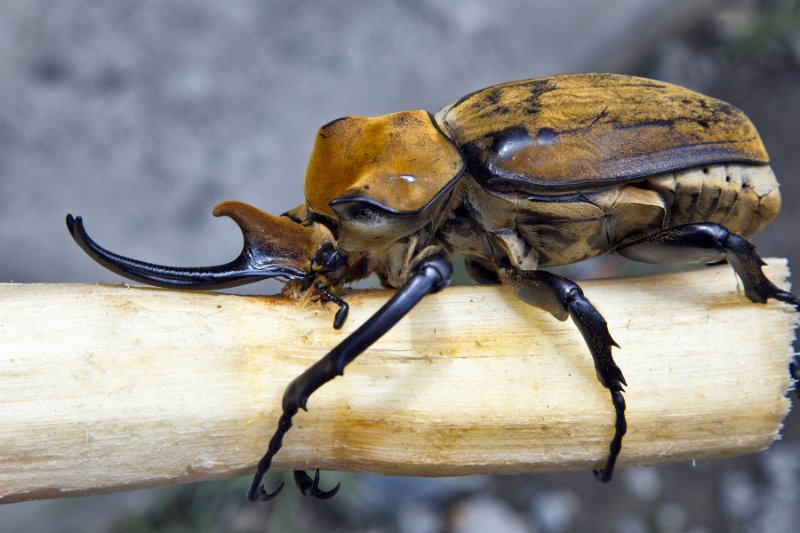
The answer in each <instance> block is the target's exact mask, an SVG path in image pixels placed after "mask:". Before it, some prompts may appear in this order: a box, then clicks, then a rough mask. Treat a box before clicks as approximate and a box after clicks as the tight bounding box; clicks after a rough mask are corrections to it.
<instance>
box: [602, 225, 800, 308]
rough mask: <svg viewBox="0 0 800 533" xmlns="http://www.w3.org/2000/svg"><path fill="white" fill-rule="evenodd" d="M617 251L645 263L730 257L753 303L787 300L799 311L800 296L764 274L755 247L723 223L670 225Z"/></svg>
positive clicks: (729, 259) (683, 262) (685, 261)
mask: <svg viewBox="0 0 800 533" xmlns="http://www.w3.org/2000/svg"><path fill="white" fill-rule="evenodd" d="M617 252H618V253H619V254H621V255H623V256H625V257H627V258H629V259H633V260H635V261H640V262H642V263H656V264H686V263H713V262H718V261H720V260H727V261H728V262H729V263H730V264H731V266H732V267H733V270H734V271H735V272H736V274H738V275H739V278H740V279H741V280H742V285H744V293H745V295H746V296H747V297H748V298H749V299H750V300H751V301H753V302H756V303H765V302H766V301H767V300H768V299H769V298H774V299H776V300H779V301H781V302H786V303H788V304H791V305H793V306H795V308H796V309H797V310H798V311H800V299H798V298H797V297H796V296H795V295H794V294H792V293H791V292H789V291H784V290H781V289H780V288H778V287H777V286H776V285H775V284H774V283H772V282H771V281H770V280H769V279H767V277H766V276H765V275H764V272H763V270H762V269H761V267H762V266H763V265H764V261H763V260H762V259H761V257H759V255H758V253H756V247H755V246H753V244H752V243H750V241H748V240H747V239H745V238H744V237H742V236H740V235H737V234H735V233H731V232H729V231H728V230H727V229H726V228H725V227H724V226H721V225H719V224H713V223H710V222H704V223H699V224H687V225H685V226H678V227H675V228H669V229H665V230H662V231H659V232H658V233H655V234H653V235H650V236H649V237H645V238H644V239H642V240H639V241H636V242H634V243H633V244H629V245H628V246H625V247H624V248H620V249H619V250H617Z"/></svg>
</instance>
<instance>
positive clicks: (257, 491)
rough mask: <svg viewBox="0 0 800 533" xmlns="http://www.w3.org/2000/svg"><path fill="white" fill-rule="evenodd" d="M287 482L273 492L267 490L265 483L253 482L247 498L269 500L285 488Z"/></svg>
mask: <svg viewBox="0 0 800 533" xmlns="http://www.w3.org/2000/svg"><path fill="white" fill-rule="evenodd" d="M284 485H285V483H281V484H280V485H278V488H277V489H275V490H274V491H272V492H267V491H266V489H265V488H264V485H259V484H256V483H253V485H252V486H251V487H250V491H249V492H248V493H247V499H248V500H250V501H251V502H268V501H270V500H271V499H272V498H274V497H275V496H277V495H278V494H280V492H281V491H282V490H283V487H284Z"/></svg>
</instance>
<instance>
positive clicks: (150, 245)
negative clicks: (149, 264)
mask: <svg viewBox="0 0 800 533" xmlns="http://www.w3.org/2000/svg"><path fill="white" fill-rule="evenodd" d="M576 71H610V72H621V73H628V74H639V75H644V76H649V77H654V78H658V79H662V80H665V81H670V82H673V83H678V84H681V85H685V86H688V87H690V88H692V89H695V90H698V91H701V92H704V93H707V94H710V95H712V96H715V97H718V98H721V99H724V100H727V101H730V102H731V103H733V104H735V105H736V106H738V107H740V108H741V109H743V110H744V111H745V112H746V113H747V114H748V115H749V116H750V117H751V118H752V119H753V121H754V122H755V124H756V126H757V127H758V128H759V131H760V133H761V135H762V138H763V140H764V142H765V144H766V146H767V149H768V150H769V152H770V155H771V158H772V163H773V166H774V169H775V171H776V174H777V175H778V177H779V179H781V181H782V193H783V198H784V206H785V207H784V210H783V213H782V216H781V217H780V218H779V220H778V221H777V222H775V223H773V225H772V226H770V227H769V228H768V229H767V230H766V232H764V233H763V234H761V235H758V236H756V238H755V239H754V240H755V242H756V244H757V245H758V247H759V249H760V251H761V252H762V255H765V256H788V257H789V258H790V264H792V265H795V266H796V268H800V267H797V265H800V232H798V229H797V228H798V225H797V224H798V220H799V219H800V214H798V213H799V212H798V208H797V207H795V206H800V177H798V173H800V150H798V143H797V138H798V132H797V128H798V127H800V2H798V0H731V1H722V0H607V1H605V2H591V1H580V0H560V1H550V2H545V1H525V0H485V1H484V0H461V1H459V2H448V1H446V0H395V1H367V0H361V1H351V2H343V1H342V2H333V1H332V2H325V3H316V4H312V3H310V2H294V1H283V2H281V1H263V2H255V1H251V2H243V1H242V2H240V1H228V2H215V1H213V0H201V1H191V2H190V1H164V2H154V1H149V2H147V1H146V2H133V1H122V0H119V1H112V2H99V1H94V2H92V1H73V2H47V1H36V0H6V1H4V2H3V13H2V16H0V72H2V76H0V281H3V282H5V281H14V282H112V283H119V282H120V281H121V280H120V279H119V278H117V277H116V276H114V275H113V274H111V273H109V272H108V271H106V270H103V269H101V268H100V267H99V266H97V265H96V264H95V263H94V262H92V261H91V260H89V259H88V258H87V257H86V256H85V255H84V254H83V252H81V251H80V250H79V249H78V248H77V247H76V246H75V245H74V243H73V242H72V240H71V239H70V238H69V236H68V235H67V232H66V230H65V228H64V216H65V214H66V213H73V214H80V215H83V216H84V217H85V220H86V225H87V228H88V230H89V232H90V233H91V234H93V236H94V237H95V238H97V240H98V241H99V242H100V243H102V244H103V245H105V246H107V247H108V248H110V249H112V250H115V251H119V252H121V253H124V254H126V255H130V256H133V257H137V258H140V259H144V260H149V261H154V262H159V263H166V264H212V263H219V262H225V261H227V260H228V259H230V258H232V257H234V256H235V255H236V254H238V252H239V250H240V246H241V240H240V237H239V234H238V230H237V229H236V227H235V225H234V224H233V223H232V222H231V221H229V220H217V219H214V218H213V217H211V216H210V211H211V208H212V206H213V205H214V204H216V203H217V202H219V201H223V200H230V199H237V200H242V201H246V202H249V203H252V204H254V205H256V206H258V207H260V208H261V209H263V210H265V211H268V212H272V213H276V214H278V213H281V212H283V211H284V210H286V209H288V208H291V207H293V206H295V205H297V204H299V203H301V202H302V178H303V174H304V170H305V163H306V159H307V157H308V154H309V153H310V150H311V146H312V143H313V140H314V135H315V132H316V130H317V128H318V127H319V126H320V125H321V124H324V123H326V122H328V121H330V120H331V119H334V118H337V117H340V116H343V115H348V114H352V115H380V114H384V113H388V112H392V111H398V110H403V109H428V110H432V111H435V110H436V109H438V108H440V107H442V106H443V105H445V104H447V103H449V102H450V101H453V100H455V99H457V98H459V97H461V96H463V95H465V94H467V93H469V92H471V91H474V90H476V89H480V88H483V87H485V86H488V85H492V84H495V83H499V82H504V81H510V80H516V79H524V78H529V77H536V76H544V75H549V74H556V73H563V72H576ZM629 272H636V269H635V267H633V266H632V264H630V263H619V262H615V261H611V260H604V261H599V262H594V263H593V264H592V265H590V267H588V268H582V269H580V270H576V271H574V273H573V274H572V275H574V276H576V277H591V276H600V275H602V276H607V275H618V274H622V273H629ZM794 281H795V286H797V283H796V282H797V278H796V277H795V278H794ZM277 287H278V286H277V285H270V284H269V283H264V284H260V285H256V286H249V287H247V288H246V289H245V292H256V291H257V292H266V293H269V292H275V291H276V290H277ZM731 290H735V288H734V287H733V286H732V287H731ZM719 355H720V356H723V357H724V353H720V354H719ZM742 407H743V409H744V408H746V406H742ZM334 480H341V481H342V482H343V489H342V491H341V492H340V494H339V495H338V496H337V497H336V498H335V499H333V500H329V501H326V502H320V501H311V500H307V499H303V498H301V497H299V496H298V495H297V494H296V491H294V490H293V489H292V490H286V491H285V493H284V494H283V495H282V497H281V498H280V499H279V500H277V501H276V502H275V503H273V504H271V505H250V504H247V503H246V502H245V498H244V493H245V489H246V486H247V484H248V483H249V479H247V478H239V479H233V480H227V481H219V482H207V483H199V484H192V485H184V486H176V487H166V488H161V489H155V490H148V491H134V492H128V493H120V494H111V495H104V496H97V497H86V498H72V499H66V500H57V501H45V502H30V503H21V504H11V505H6V506H2V507H0V531H20V530H25V531H63V532H69V531H163V530H167V531H186V530H198V531H263V530H270V531H294V530H300V529H302V530H304V531H365V532H366V531H370V532H384V531H386V532H392V531H400V532H423V533H424V532H446V531H459V532H472V531H476V532H477V531H506V532H524V531H545V532H551V531H552V532H558V531H582V530H592V531H614V532H631V533H633V532H646V531H687V532H693V533H700V532H705V531H709V532H710V531H722V530H724V531H773V532H780V531H796V527H797V524H798V523H800V419H799V418H798V414H797V413H796V412H795V413H792V414H791V415H790V416H789V418H788V419H787V421H786V427H785V430H784V437H783V440H782V441H780V442H777V443H776V444H775V445H774V446H772V447H771V448H770V449H769V450H768V451H766V452H763V453H761V454H758V455H754V456H750V457H745V458H742V459H737V460H729V461H720V462H714V463H698V464H695V465H692V464H678V465H670V466H660V467H652V468H623V469H620V470H619V471H618V474H617V478H616V480H615V482H614V483H612V484H610V485H607V486H606V485H600V484H598V483H596V482H595V481H594V480H593V478H592V476H591V474H590V473H589V472H576V473H566V474H552V475H539V476H507V477H500V476H498V477H492V476H476V477H467V478H458V479H415V478H390V477H377V476H363V475H359V476H357V475H348V474H340V473H333V474H328V476H327V481H328V482H333V481H334Z"/></svg>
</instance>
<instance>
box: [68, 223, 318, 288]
mask: <svg viewBox="0 0 800 533" xmlns="http://www.w3.org/2000/svg"><path fill="white" fill-rule="evenodd" d="M252 209H255V208H252ZM238 222H239V221H238V220H237V223H238ZM240 227H242V226H241V224H240ZM67 229H68V230H69V232H70V235H72V238H73V239H75V242H76V243H78V246H80V247H81V248H82V249H83V251H84V252H86V253H87V254H89V256H90V257H91V258H92V259H94V260H95V261H97V262H98V263H100V264H101V265H103V266H104V267H106V268H107V269H109V270H111V271H112V272H115V273H117V274H119V275H121V276H124V277H126V278H129V279H132V280H134V281H140V282H143V283H148V284H150V285H157V286H159V287H167V288H173V289H175V288H177V289H194V288H204V289H224V288H227V287H235V286H236V285H243V284H245V283H252V282H254V281H260V280H262V279H266V278H285V279H291V280H300V279H305V278H307V277H308V274H307V273H306V272H305V271H303V270H300V269H298V268H293V267H291V266H287V265H281V264H278V263H277V262H276V261H275V258H274V257H272V256H271V254H269V253H265V252H267V251H266V250H260V249H258V248H254V247H252V246H251V243H250V242H249V241H248V238H247V230H246V228H244V227H242V230H243V232H244V233H245V245H244V248H243V250H242V253H241V254H239V256H238V257H237V258H236V259H234V260H233V261H231V262H229V263H225V264H224V265H215V266H207V267H189V268H186V267H172V266H164V265H156V264H153V263H146V262H144V261H137V260H136V259H131V258H129V257H124V256H121V255H118V254H115V253H113V252H110V251H108V250H106V249H105V248H103V247H102V246H100V245H99V244H97V243H96V242H95V241H93V240H92V239H91V237H89V235H88V234H87V233H86V230H85V229H84V227H83V221H82V220H81V217H73V216H72V215H67Z"/></svg>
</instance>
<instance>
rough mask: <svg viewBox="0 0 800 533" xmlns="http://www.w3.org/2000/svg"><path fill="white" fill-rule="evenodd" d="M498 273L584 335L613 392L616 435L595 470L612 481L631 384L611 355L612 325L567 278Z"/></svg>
mask: <svg viewBox="0 0 800 533" xmlns="http://www.w3.org/2000/svg"><path fill="white" fill-rule="evenodd" d="M498 273H499V275H500V279H501V280H502V281H503V283H505V284H506V285H508V286H509V287H510V288H511V290H513V291H514V293H515V294H516V295H517V296H518V297H519V298H520V299H521V300H522V301H524V302H526V303H528V304H530V305H533V306H535V307H538V308H540V309H544V310H545V311H547V312H549V313H550V314H552V315H553V316H554V317H556V318H557V319H559V320H566V319H567V317H570V318H572V321H573V322H574V323H575V325H576V326H577V327H578V330H579V331H580V332H581V335H583V338H584V340H585V341H586V344H587V346H588V347H589V352H590V353H591V354H592V359H593V360H594V367H595V372H596V374H597V379H598V380H599V381H600V383H601V384H602V385H603V386H604V387H605V388H607V389H608V390H609V392H610V393H611V402H612V404H613V405H614V412H615V414H616V421H615V424H614V437H613V438H612V439H611V443H610V444H609V451H608V458H607V459H606V464H605V466H603V468H602V469H601V470H595V471H594V475H595V478H597V479H598V480H599V481H602V482H603V483H607V482H609V481H611V477H612V476H613V474H614V466H615V465H616V463H617V458H618V457H619V453H620V451H621V449H622V437H624V436H625V433H626V432H627V430H628V424H627V421H626V419H625V398H624V397H623V395H622V393H623V392H624V389H623V385H627V383H626V382H625V378H624V377H623V375H622V371H621V370H620V368H619V367H618V366H617V364H616V363H615V362H614V359H613V358H612V356H611V347H612V346H616V347H617V348H619V345H618V344H617V343H616V342H614V339H612V338H611V334H610V333H609V331H608V324H607V323H606V321H605V319H604V318H603V316H602V315H601V314H600V312H599V311H597V309H595V307H594V306H593V305H592V303H591V302H590V301H589V300H588V299H587V298H586V296H584V295H583V291H582V290H581V288H580V287H579V286H578V285H577V284H576V283H575V282H573V281H571V280H569V279H567V278H564V277H562V276H558V275H556V274H552V273H550V272H545V271H541V270H517V269H513V268H501V269H500V270H499V271H498Z"/></svg>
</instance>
